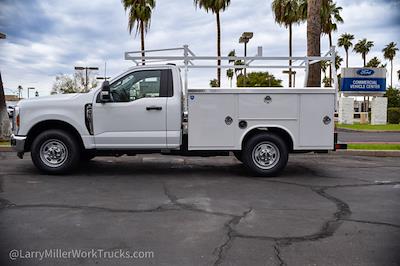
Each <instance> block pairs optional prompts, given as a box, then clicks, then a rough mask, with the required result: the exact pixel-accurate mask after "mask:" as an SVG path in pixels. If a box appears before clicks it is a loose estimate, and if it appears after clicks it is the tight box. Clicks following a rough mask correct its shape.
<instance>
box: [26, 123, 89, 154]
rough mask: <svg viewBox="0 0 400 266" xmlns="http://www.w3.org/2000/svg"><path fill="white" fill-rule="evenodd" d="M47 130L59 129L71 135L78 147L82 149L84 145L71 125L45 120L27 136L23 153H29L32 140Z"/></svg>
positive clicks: (37, 124) (36, 125)
mask: <svg viewBox="0 0 400 266" xmlns="http://www.w3.org/2000/svg"><path fill="white" fill-rule="evenodd" d="M49 129H59V130H63V131H65V132H67V133H69V134H71V135H72V136H73V137H74V138H75V139H76V140H77V141H78V144H79V146H80V147H81V148H82V149H84V147H85V146H84V144H83V140H82V137H81V135H80V134H79V131H78V130H77V129H76V128H75V127H74V126H73V125H71V124H69V123H67V122H65V121H61V120H45V121H41V122H38V123H36V124H35V125H34V126H33V127H32V128H31V129H30V130H29V131H28V134H27V138H26V142H25V151H30V150H31V146H32V143H33V140H34V139H35V138H36V137H37V136H38V135H39V134H40V133H42V132H43V131H45V130H49Z"/></svg>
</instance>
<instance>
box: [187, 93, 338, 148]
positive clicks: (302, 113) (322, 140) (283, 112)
mask: <svg viewBox="0 0 400 266" xmlns="http://www.w3.org/2000/svg"><path fill="white" fill-rule="evenodd" d="M266 97H270V99H271V100H270V101H265V99H266ZM334 97H335V90H334V89H327V88H307V89H289V88H288V89H282V88H259V89H254V88H237V89H189V91H188V111H189V117H188V120H189V125H188V136H189V150H241V149H242V140H243V138H244V136H245V135H246V134H247V133H248V132H249V131H251V130H252V129H254V128H271V127H273V128H280V129H283V130H285V131H286V132H287V133H288V134H289V135H290V136H291V138H292V141H293V149H294V150H328V149H333V145H334V139H333V138H334V123H333V117H334V104H333V102H334ZM228 116H230V117H231V118H232V119H233V122H232V123H231V124H230V125H228V124H226V123H225V119H226V117H228ZM326 116H327V117H329V118H330V120H331V122H330V123H328V124H325V123H324V121H323V119H324V117H326ZM242 120H243V121H246V122H247V127H246V128H245V129H241V128H239V126H238V123H239V122H240V121H242Z"/></svg>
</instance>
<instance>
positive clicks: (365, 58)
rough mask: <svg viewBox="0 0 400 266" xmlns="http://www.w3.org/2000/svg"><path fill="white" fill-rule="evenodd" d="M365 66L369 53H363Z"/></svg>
mask: <svg viewBox="0 0 400 266" xmlns="http://www.w3.org/2000/svg"><path fill="white" fill-rule="evenodd" d="M363 60H364V67H365V66H366V65H367V55H366V54H363Z"/></svg>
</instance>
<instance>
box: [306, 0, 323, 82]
mask: <svg viewBox="0 0 400 266" xmlns="http://www.w3.org/2000/svg"><path fill="white" fill-rule="evenodd" d="M321 5H322V0H308V4H307V56H321V11H320V10H321ZM307 86H308V87H321V65H320V64H312V65H310V66H309V71H308V79H307Z"/></svg>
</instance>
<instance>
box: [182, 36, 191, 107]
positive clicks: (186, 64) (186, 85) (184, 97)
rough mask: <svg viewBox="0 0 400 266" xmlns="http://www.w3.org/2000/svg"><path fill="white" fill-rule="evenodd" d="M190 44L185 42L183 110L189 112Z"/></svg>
mask: <svg viewBox="0 0 400 266" xmlns="http://www.w3.org/2000/svg"><path fill="white" fill-rule="evenodd" d="M188 56H189V45H187V44H185V45H184V46H183V57H184V59H183V63H184V65H185V78H184V79H185V81H184V89H183V93H182V94H183V111H184V112H187V110H188V105H187V104H188V102H187V101H188V99H187V92H188V72H189V59H188Z"/></svg>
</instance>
